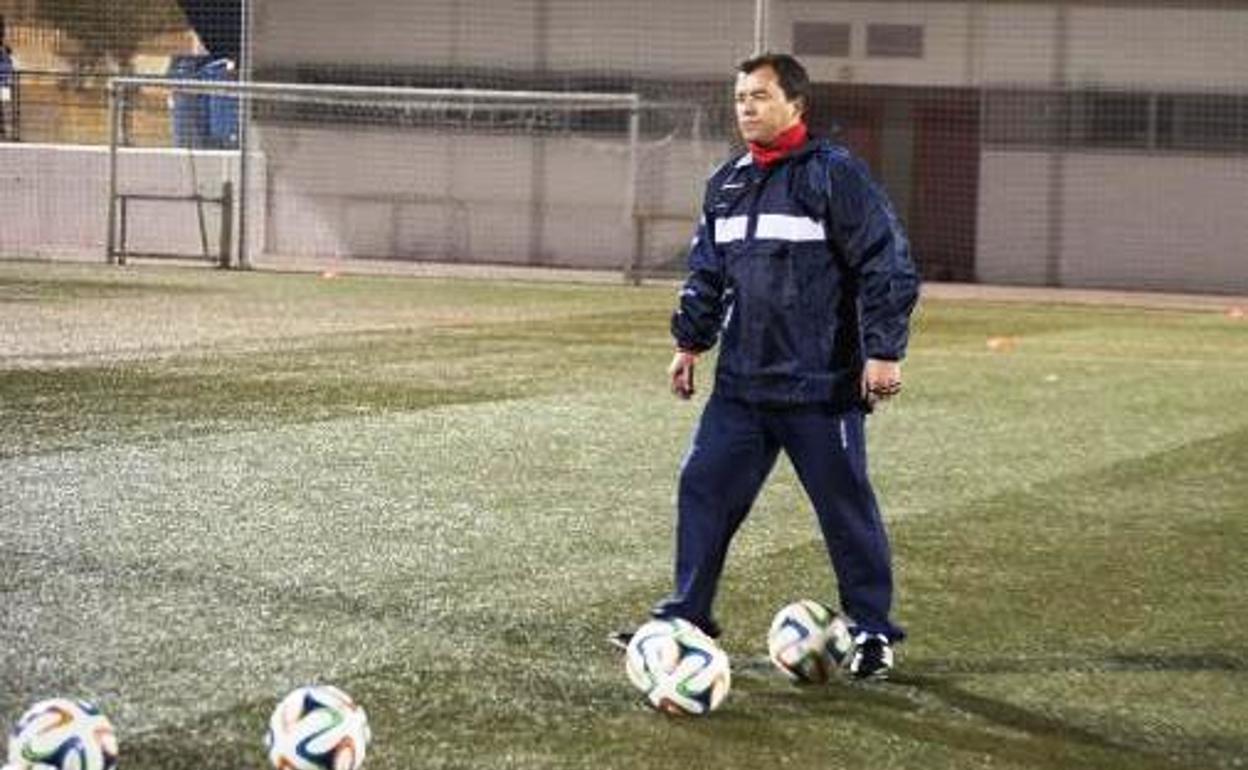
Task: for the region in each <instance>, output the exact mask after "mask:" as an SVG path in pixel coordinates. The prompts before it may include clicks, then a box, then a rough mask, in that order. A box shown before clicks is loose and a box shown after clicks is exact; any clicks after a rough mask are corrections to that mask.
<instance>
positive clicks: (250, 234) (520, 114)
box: [110, 78, 726, 276]
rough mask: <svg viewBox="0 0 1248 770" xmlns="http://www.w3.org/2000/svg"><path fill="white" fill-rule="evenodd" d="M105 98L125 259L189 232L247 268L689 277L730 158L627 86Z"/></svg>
mask: <svg viewBox="0 0 1248 770" xmlns="http://www.w3.org/2000/svg"><path fill="white" fill-rule="evenodd" d="M110 104H111V105H112V114H113V116H114V117H113V121H112V131H111V140H110V144H111V147H112V151H111V152H110V159H111V163H110V168H111V171H110V212H111V216H110V221H111V222H112V228H113V229H112V232H111V233H110V242H111V243H113V244H114V247H110V253H114V254H120V256H121V258H124V257H125V254H126V252H127V251H128V252H129V253H132V254H136V255H142V254H143V253H144V252H143V250H142V248H141V244H142V239H143V238H144V237H155V236H152V233H154V232H156V231H158V230H160V229H161V228H165V229H168V228H170V227H173V226H175V225H176V224H178V223H182V224H184V225H185V227H184V235H183V236H182V237H183V238H190V242H189V243H186V244H184V245H183V247H182V251H183V252H185V251H187V250H188V249H189V251H190V252H192V253H194V252H196V251H198V252H199V254H198V256H206V257H208V258H210V259H216V258H217V255H218V254H219V253H220V252H221V251H223V250H228V251H229V252H230V253H229V254H226V255H225V256H226V257H227V258H228V259H229V261H230V262H231V263H235V264H237V263H240V262H241V263H242V264H243V265H245V266H257V267H263V266H272V267H280V266H306V267H311V268H313V269H316V268H321V267H323V268H326V269H328V268H330V267H333V266H344V265H345V264H346V263H350V262H352V261H359V260H402V261H436V262H463V263H483V264H503V265H529V266H544V267H560V268H587V269H599V270H612V271H614V270H623V271H625V272H626V273H627V274H628V275H630V276H640V275H643V274H646V273H654V272H670V271H673V270H681V269H683V267H684V260H685V251H686V249H687V244H688V242H689V238H690V235H691V232H692V228H693V225H694V223H695V221H696V219H697V213H696V212H697V207H698V201H699V198H700V194H701V185H702V182H703V180H704V179H705V177H706V175H707V173H708V172H709V171H710V170H711V168H712V166H713V165H714V164H715V163H717V162H719V161H721V160H722V159H723V157H724V155H725V152H726V142H725V141H724V140H723V139H722V138H721V139H718V140H711V139H708V138H706V137H705V133H704V132H705V130H706V124H707V118H706V116H705V115H704V114H703V110H702V109H701V108H700V107H698V106H697V104H696V103H693V102H677V101H672V102H657V101H652V100H643V99H642V98H640V97H638V96H637V95H635V94H631V93H587V92H580V93H573V92H558V93H555V92H539V91H502V90H468V89H428V88H406V87H381V86H344V85H315V84H294V83H247V84H239V83H234V82H219V83H213V82H204V81H183V80H170V79H153V78H117V79H114V81H113V86H112V94H111V98H110ZM151 105H167V106H168V109H170V110H172V111H174V113H175V114H174V115H173V119H172V120H171V123H172V125H174V126H175V129H176V128H177V126H178V125H179V122H178V121H179V118H180V119H182V120H184V121H189V122H193V123H196V124H197V125H200V126H205V125H206V126H207V128H205V129H203V130H185V131H181V132H179V131H177V130H175V131H174V132H172V134H168V135H157V136H151V135H144V134H142V133H140V132H135V131H133V130H131V129H130V128H129V127H130V126H131V125H133V124H134V123H135V120H134V115H135V114H136V113H135V111H136V110H138V109H149V110H150V109H151ZM240 111H241V113H242V114H243V115H245V116H248V117H249V120H246V121H244V122H243V123H240V122H239V121H238V120H237V116H238V114H239V113H240ZM243 124H245V128H246V132H245V135H243V136H232V135H230V134H229V132H230V131H231V130H235V129H233V128H232V126H237V125H243ZM214 126H215V129H214ZM170 145H180V146H176V147H171V146H170ZM221 145H226V146H234V147H238V148H240V149H237V150H222V149H219V148H220V146H221ZM162 149H163V150H165V152H162V151H161V150H162ZM227 197H228V198H229V199H230V200H228V201H227V200H226V198H227ZM230 206H233V207H234V208H235V209H236V212H237V213H236V216H234V217H233V221H231V218H230V212H229V211H227V209H228V208H229V207H230ZM123 209H124V211H123ZM223 227H228V228H230V229H233V230H234V231H235V232H233V233H223V232H221V230H222V229H223ZM185 233H190V235H186V234H185ZM123 236H124V238H123ZM122 240H124V241H125V249H120V250H119V249H118V248H116V247H118V246H120V245H121V241H122ZM222 244H225V245H222ZM151 255H153V256H155V255H156V254H155V253H154V252H152V253H151Z"/></svg>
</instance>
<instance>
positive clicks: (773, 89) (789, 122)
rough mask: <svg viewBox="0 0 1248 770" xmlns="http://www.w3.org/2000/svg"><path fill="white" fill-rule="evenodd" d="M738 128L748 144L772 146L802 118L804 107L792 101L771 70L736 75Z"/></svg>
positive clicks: (761, 68)
mask: <svg viewBox="0 0 1248 770" xmlns="http://www.w3.org/2000/svg"><path fill="white" fill-rule="evenodd" d="M736 99H737V128H738V129H740V131H741V137H742V138H743V139H745V141H747V142H757V143H759V144H763V145H766V144H771V143H772V142H773V141H775V138H776V137H777V136H779V135H780V133H781V132H782V131H784V130H785V129H787V128H791V127H792V126H794V125H795V124H796V123H797V122H798V120H800V119H801V117H802V110H801V103H800V102H796V101H793V102H791V101H789V100H788V99H786V98H785V96H784V90H783V89H782V88H780V79H779V78H778V77H777V76H776V71H775V70H774V69H772V68H771V67H759V68H758V69H756V70H754V71H753V72H749V73H745V72H739V73H737V88H736Z"/></svg>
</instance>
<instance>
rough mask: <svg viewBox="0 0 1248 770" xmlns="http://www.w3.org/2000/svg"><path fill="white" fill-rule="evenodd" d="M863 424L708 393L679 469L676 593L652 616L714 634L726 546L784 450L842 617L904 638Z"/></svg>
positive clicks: (819, 408) (826, 411) (816, 410)
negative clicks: (812, 517)
mask: <svg viewBox="0 0 1248 770" xmlns="http://www.w3.org/2000/svg"><path fill="white" fill-rule="evenodd" d="M864 421H865V420H864V415H863V414H862V412H859V411H851V412H842V413H837V412H834V411H832V410H831V408H830V407H827V406H823V405H810V406H799V407H778V408H773V407H764V406H758V405H754V404H750V403H747V402H743V401H737V400H734V399H728V398H721V397H719V396H717V395H714V394H712V395H711V397H710V399H709V400H708V402H707V405H706V409H705V410H704V411H703V413H702V418H701V421H700V422H699V423H698V427H697V430H696V431H695V432H694V435H693V441H692V443H691V445H690V447H689V453H688V454H687V455H686V457H685V460H684V463H683V465H682V466H681V472H680V488H679V493H678V500H677V522H676V589H675V591H674V592H673V594H672V595H671V596H670V597H668V598H667V599H665V600H664V601H663V602H661V603H660V604H659V605H658V606H657V607H656V608H655V610H654V614H655V616H656V617H680V618H685V619H686V620H689V621H691V622H693V623H695V624H697V625H698V626H701V627H702V628H703V629H704V630H706V631H708V632H709V633H711V634H713V635H717V634H718V632H719V627H718V626H717V625H716V623H715V620H714V618H713V615H712V611H711V605H712V603H713V602H714V600H715V590H716V587H717V585H718V583H719V576H720V573H721V572H722V571H723V567H724V559H725V557H726V556H727V554H728V545H729V543H730V542H731V541H732V537H733V535H735V534H736V532H737V529H738V528H739V527H740V526H741V522H742V521H744V520H745V517H746V514H748V513H749V511H750V507H751V506H752V505H753V503H754V499H755V498H756V497H757V496H758V492H759V490H760V489H761V488H762V486H763V482H764V481H765V480H766V479H767V476H768V474H769V473H770V472H771V469H772V467H773V466H774V465H775V463H776V457H777V455H778V454H779V451H780V450H781V449H783V450H784V451H785V453H786V454H787V455H788V456H789V460H790V461H791V462H792V463H793V467H794V468H795V469H796V471H797V475H798V478H799V479H800V480H801V483H802V486H803V487H804V488H805V490H806V494H807V495H808V496H809V497H810V501H811V503H812V504H813V505H814V508H815V513H816V515H817V516H818V519H819V528H820V530H821V531H822V533H823V539H824V542H825V544H826V545H827V549H828V556H829V558H830V559H831V561H832V567H833V569H834V570H835V572H836V578H837V585H838V588H839V591H840V601H841V609H842V611H844V612H845V613H846V614H848V615H849V616H850V617H851V618H853V620H854V621H855V623H856V625H857V627H858V628H859V629H860V630H862V631H868V632H871V633H882V634H885V635H886V636H888V638H889V639H891V640H893V641H900V640H901V639H902V638H903V637H904V632H903V631H902V630H901V629H900V628H898V627H897V626H895V625H893V624H892V622H891V621H890V620H889V610H890V608H891V605H892V598H893V579H892V566H891V556H890V552H889V546H888V535H887V533H886V532H885V529H884V524H883V522H882V521H881V519H880V512H879V507H878V506H877V504H876V500H875V492H874V490H872V488H871V482H870V480H869V479H868V477H867V453H866V436H865V432H864ZM796 598H799V597H788V598H787V599H786V601H787V600H788V599H796ZM777 608H778V606H777Z"/></svg>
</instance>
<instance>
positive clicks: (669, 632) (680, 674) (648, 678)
mask: <svg viewBox="0 0 1248 770" xmlns="http://www.w3.org/2000/svg"><path fill="white" fill-rule="evenodd" d="M624 667H625V670H626V671H627V672H628V678H629V681H631V682H632V683H633V685H634V686H635V687H636V688H637V689H638V690H641V692H642V693H643V694H644V695H645V696H646V702H647V703H648V704H650V706H652V707H653V708H655V709H657V710H659V711H662V712H665V713H667V714H674V715H682V716H683V715H690V716H701V715H703V714H709V713H710V712H712V711H714V710H715V709H717V708H719V704H721V703H723V701H724V697H725V696H726V695H727V694H728V690H729V688H730V687H731V685H732V681H731V673H730V671H729V666H728V655H727V654H726V653H725V652H724V651H723V650H721V649H720V648H719V645H717V644H715V640H714V639H712V638H711V637H709V636H707V635H706V634H704V633H703V632H702V631H701V630H700V629H699V628H698V627H697V626H695V625H693V624H692V623H689V622H688V621H684V620H679V619H672V620H652V621H650V622H648V623H646V624H645V625H643V626H642V627H641V628H639V629H637V631H636V633H634V634H633V638H632V639H630V640H629V642H628V649H627V651H626V652H625V655H624Z"/></svg>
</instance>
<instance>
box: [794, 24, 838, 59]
mask: <svg viewBox="0 0 1248 770" xmlns="http://www.w3.org/2000/svg"><path fill="white" fill-rule="evenodd" d="M793 53H794V54H795V55H797V56H838V57H842V58H845V57H848V56H849V25H848V24H840V23H837V22H830V23H829V22H818V21H799V22H797V23H796V24H794V25H793Z"/></svg>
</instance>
